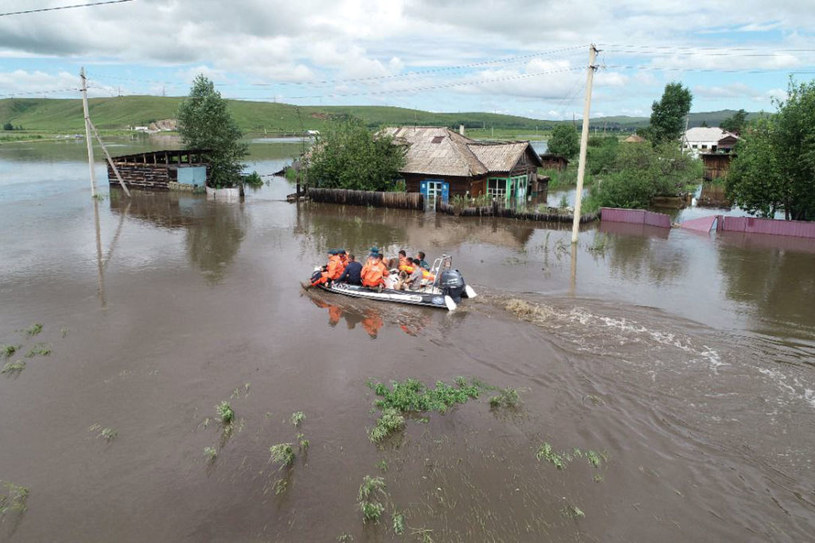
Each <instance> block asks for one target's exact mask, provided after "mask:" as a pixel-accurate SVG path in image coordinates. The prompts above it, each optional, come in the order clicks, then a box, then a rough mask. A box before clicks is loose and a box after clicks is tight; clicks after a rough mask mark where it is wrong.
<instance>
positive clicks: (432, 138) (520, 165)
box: [383, 126, 542, 205]
mask: <svg viewBox="0 0 815 543" xmlns="http://www.w3.org/2000/svg"><path fill="white" fill-rule="evenodd" d="M383 133H384V134H385V135H389V136H392V137H393V138H394V142H395V143H396V144H399V145H404V146H405V147H406V151H405V158H406V162H405V166H404V167H403V168H402V170H401V171H400V173H401V174H402V176H403V177H404V179H405V183H406V187H407V191H408V192H421V193H422V194H423V195H424V196H425V201H427V202H430V203H431V204H432V202H434V201H436V200H441V201H442V202H447V201H448V200H449V198H450V197H451V196H454V195H459V196H471V197H475V196H480V195H482V194H489V195H491V196H493V197H495V198H497V199H498V200H499V201H501V202H502V203H505V204H506V205H509V204H511V203H512V202H513V201H515V202H523V201H526V198H527V196H528V195H529V191H530V186H531V184H532V183H533V182H534V181H535V180H536V178H537V169H538V167H540V166H541V165H542V164H541V161H540V157H539V156H538V155H537V154H536V153H535V150H534V149H533V148H532V146H531V145H530V143H529V142H528V141H514V142H478V141H475V140H472V139H470V138H468V137H466V136H463V135H461V134H459V133H457V132H455V131H453V130H450V129H448V128H443V127H428V126H403V127H391V128H386V129H384V130H383Z"/></svg>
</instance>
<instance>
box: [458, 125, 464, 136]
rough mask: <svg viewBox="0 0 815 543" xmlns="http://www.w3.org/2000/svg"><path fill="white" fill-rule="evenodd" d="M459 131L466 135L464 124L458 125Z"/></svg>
mask: <svg viewBox="0 0 815 543" xmlns="http://www.w3.org/2000/svg"><path fill="white" fill-rule="evenodd" d="M458 133H459V134H461V135H462V136H463V135H464V125H463V124H460V125H458Z"/></svg>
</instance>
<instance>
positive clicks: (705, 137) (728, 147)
mask: <svg viewBox="0 0 815 543" xmlns="http://www.w3.org/2000/svg"><path fill="white" fill-rule="evenodd" d="M738 141H739V137H738V136H737V135H735V134H732V133H730V132H727V131H725V130H722V129H721V128H719V127H718V126H713V127H707V126H697V127H695V128H690V129H688V130H687V131H685V134H684V135H683V136H682V148H683V149H684V150H685V151H688V152H690V153H692V154H693V156H695V157H698V156H699V155H700V154H701V153H729V152H730V151H732V150H733V148H734V147H735V146H736V143H737V142H738Z"/></svg>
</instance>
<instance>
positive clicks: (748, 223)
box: [719, 217, 815, 239]
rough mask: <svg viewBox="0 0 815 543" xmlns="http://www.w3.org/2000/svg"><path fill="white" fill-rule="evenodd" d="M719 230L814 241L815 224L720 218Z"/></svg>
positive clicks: (752, 218)
mask: <svg viewBox="0 0 815 543" xmlns="http://www.w3.org/2000/svg"><path fill="white" fill-rule="evenodd" d="M719 230H722V231H724V232H745V233H748V234H769V235H773V236H794V237H800V238H809V239H815V222H806V221H781V220H777V219H757V218H754V217H722V220H721V221H719Z"/></svg>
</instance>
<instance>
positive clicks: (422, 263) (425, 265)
mask: <svg viewBox="0 0 815 543" xmlns="http://www.w3.org/2000/svg"><path fill="white" fill-rule="evenodd" d="M416 257H417V258H418V259H419V265H420V266H421V267H423V268H424V269H426V270H429V269H430V265H429V264H428V263H427V262H425V259H424V258H425V255H424V252H423V251H419V252H418V253H416Z"/></svg>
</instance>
